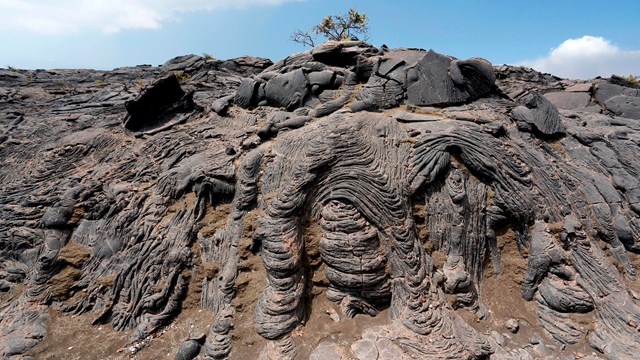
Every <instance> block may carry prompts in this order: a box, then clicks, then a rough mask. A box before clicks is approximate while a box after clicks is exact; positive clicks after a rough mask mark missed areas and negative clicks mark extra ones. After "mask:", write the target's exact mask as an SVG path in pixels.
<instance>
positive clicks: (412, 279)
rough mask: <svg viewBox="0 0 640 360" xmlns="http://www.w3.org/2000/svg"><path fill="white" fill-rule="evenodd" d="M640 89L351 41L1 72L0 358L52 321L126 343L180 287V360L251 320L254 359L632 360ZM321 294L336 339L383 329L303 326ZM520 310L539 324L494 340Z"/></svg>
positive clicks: (232, 344) (230, 353)
mask: <svg viewBox="0 0 640 360" xmlns="http://www.w3.org/2000/svg"><path fill="white" fill-rule="evenodd" d="M639 99H640V88H639V87H638V86H637V85H636V84H632V83H629V82H626V81H625V80H624V79H621V78H617V77H612V78H610V79H594V80H590V81H574V80H565V79H560V78H557V77H554V76H551V75H548V74H541V73H538V72H535V71H533V70H531V69H526V68H519V67H511V66H498V67H493V66H492V65H491V64H490V63H489V62H487V61H486V60H484V59H480V58H471V59H466V60H459V59H455V58H453V57H450V56H445V55H442V54H438V53H436V52H434V51H432V50H430V51H425V50H421V49H388V48H386V47H384V46H383V47H381V48H376V47H373V46H370V45H367V44H365V43H362V42H358V41H350V42H327V43H324V44H322V45H320V46H318V47H316V48H314V49H312V50H310V51H308V52H305V53H301V54H294V55H292V56H290V57H287V58H285V59H282V60H280V61H277V62H275V63H272V62H271V61H269V60H266V59H259V58H252V57H243V58H238V59H231V60H227V61H220V60H216V59H204V58H202V57H199V56H194V55H192V56H183V57H178V58H175V59H173V60H171V61H169V62H167V63H165V64H164V65H162V66H159V67H152V66H138V67H134V68H120V69H115V70H113V71H108V72H104V71H92V70H51V71H41V70H37V71H25V70H11V69H5V70H0V117H1V119H2V120H1V121H0V126H1V128H0V131H1V133H0V159H2V168H0V181H1V183H2V187H1V188H0V214H1V217H0V250H1V252H0V291H2V292H1V293H0V301H1V303H0V354H2V356H3V357H7V358H10V357H16V358H20V357H29V356H31V355H30V352H29V351H33V350H30V349H32V348H33V349H37V348H38V345H37V344H38V343H39V342H40V341H41V340H42V339H43V338H45V336H47V324H48V322H49V321H50V314H51V311H52V309H55V311H59V312H61V313H64V314H68V315H70V316H80V315H82V314H85V315H86V314H89V315H90V316H91V318H92V319H93V320H92V323H93V324H94V325H95V326H99V325H101V324H110V326H112V327H113V328H114V329H116V330H122V331H126V332H127V334H129V336H130V337H129V342H128V344H134V345H135V344H141V341H143V340H145V339H149V338H150V337H152V336H154V334H158V333H159V332H161V331H162V329H163V328H164V327H166V326H167V325H169V324H171V323H172V321H175V319H176V318H178V317H179V316H180V315H181V314H183V313H185V312H184V311H183V310H184V309H185V308H186V299H189V298H190V296H197V298H198V307H199V308H201V309H204V310H206V311H207V314H209V315H208V316H209V318H208V319H207V322H208V323H209V326H208V327H207V328H202V329H197V330H198V331H196V332H193V333H192V334H190V335H189V336H187V337H186V338H185V339H184V341H183V342H182V343H181V344H180V345H179V346H176V347H175V348H174V349H173V350H172V352H173V353H174V354H175V358H176V359H192V358H194V357H196V356H201V357H204V358H207V359H218V358H239V357H246V355H247V353H246V352H242V351H243V350H242V347H243V345H240V346H238V344H243V342H242V341H243V339H242V336H240V335H239V334H240V332H239V329H240V328H241V327H243V326H249V327H250V328H251V329H252V331H253V330H255V332H256V333H257V334H259V337H257V340H255V341H256V343H255V344H256V345H257V346H258V348H259V349H260V350H258V351H255V353H254V354H253V355H254V357H255V358H262V359H267V358H273V359H280V358H300V357H309V358H313V359H329V358H331V359H334V358H344V359H348V358H359V359H397V358H442V359H459V358H466V359H479V358H486V357H490V358H492V359H493V358H495V359H521V358H540V357H555V358H561V357H565V358H577V357H586V356H587V355H584V354H582V353H580V352H578V351H577V350H576V349H579V348H580V346H583V348H580V349H584V348H586V347H591V348H592V349H594V352H593V354H592V355H588V356H589V357H591V358H608V359H626V358H629V359H631V358H634V355H635V354H636V353H637V351H638V350H639V349H638V347H639V345H638V344H640V335H639V334H640V333H639V329H640V327H639V326H640V325H639V324H640V308H639V306H638V301H640V300H639V298H640V296H639V295H638V293H637V291H639V289H638V285H639V284H638V282H637V274H636V267H637V266H638V261H637V255H636V253H637V252H638V250H639V245H638V242H639V241H640V186H639V182H638V178H639V177H638V175H639V173H640V164H639V162H638V159H639V156H638V155H640V148H639V147H638V144H639V141H640V137H639V134H640V133H639V132H638V131H639V130H640V123H639V121H640V100H639ZM510 247H511V249H515V251H512V252H511V253H510V252H509V248H510ZM515 258H517V259H515ZM518 259H519V260H518ZM517 261H521V262H522V264H523V266H522V268H517V269H516V268H513V267H511V266H509V264H513V263H514V262H517ZM247 277H248V278H247ZM247 279H249V280H247ZM496 279H498V282H496ZM506 279H508V280H510V281H511V282H512V283H513V284H515V285H516V286H517V287H518V288H519V293H511V294H509V296H508V297H509V299H501V300H498V301H495V300H496V299H494V298H493V297H492V296H493V295H492V294H493V293H492V292H491V291H492V290H491V287H490V285H494V286H496V287H497V288H499V286H504V285H500V284H499V282H500V280H506ZM487 284H489V285H487ZM488 286H489V287H488ZM247 289H253V291H254V292H256V296H254V297H251V296H248V295H247V293H248V292H247V291H248V290H247ZM194 294H195V295H194ZM494 295H495V294H494ZM320 298H326V299H328V301H329V302H331V303H333V304H335V309H334V308H333V307H327V309H329V310H327V314H329V315H330V318H331V322H335V323H336V324H335V325H331V323H330V326H329V328H330V327H331V326H335V327H338V326H339V325H338V324H339V323H344V324H347V325H348V324H349V322H354V321H357V319H359V318H361V317H367V316H371V317H374V319H378V321H377V322H376V323H375V324H369V325H367V326H366V327H365V328H363V329H358V331H359V332H358V333H355V334H352V335H353V336H352V337H351V338H350V339H349V340H348V341H347V340H344V341H343V340H340V341H337V340H335V339H333V337H327V338H322V339H321V338H318V337H317V334H314V333H313V331H311V330H310V331H309V332H308V333H305V328H308V329H313V328H314V326H315V325H314V324H316V322H315V321H317V319H318V317H319V316H320V315H319V314H320V313H321V311H320V309H321V308H322V307H326V306H328V305H326V304H323V305H321V306H320V305H319V304H320V300H319V299H320ZM516 299H520V300H522V304H524V305H523V306H524V307H530V310H531V314H533V315H532V316H533V317H534V318H528V321H524V320H519V319H518V314H519V311H520V310H519V309H516V308H512V309H507V311H510V312H512V314H511V315H510V316H509V317H510V318H509V319H508V320H509V321H508V324H507V326H506V327H505V326H503V324H502V323H499V322H498V321H497V319H498V314H500V312H501V311H502V310H501V305H500V303H501V301H504V302H506V303H509V301H514V302H513V303H516V302H517V301H520V300H517V301H516ZM242 301H246V302H242ZM331 309H334V310H331ZM247 311H249V313H248V314H249V315H250V316H243V315H245V312H247ZM324 316H326V315H324ZM523 316H524V315H523ZM354 317H355V318H354ZM336 319H337V320H336ZM523 319H524V318H523ZM519 323H522V324H526V326H527V327H529V328H530V329H531V331H532V334H533V335H532V337H531V338H530V339H527V341H522V339H518V338H517V337H514V336H515V335H513V334H515V333H518V331H519V330H518V329H519V327H520V326H519V325H518V324H519ZM483 324H485V325H483ZM520 332H521V333H524V330H520ZM152 341H153V340H152ZM125 345H126V344H122V346H123V348H125V349H126V348H128V347H127V346H125ZM150 346H153V345H150ZM132 348H133V350H132V351H131V354H129V355H132V354H133V353H136V352H137V351H139V350H140V348H139V347H136V346H133V347H132ZM581 351H582V350H581ZM140 354H142V352H140ZM198 354H200V355H198ZM114 356H115V355H114ZM123 356H124V355H123ZM172 356H174V355H172Z"/></svg>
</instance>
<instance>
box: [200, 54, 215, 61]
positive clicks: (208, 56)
mask: <svg viewBox="0 0 640 360" xmlns="http://www.w3.org/2000/svg"><path fill="white" fill-rule="evenodd" d="M202 57H203V58H204V59H205V60H213V56H211V54H209V53H202Z"/></svg>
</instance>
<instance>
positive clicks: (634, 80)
mask: <svg viewBox="0 0 640 360" xmlns="http://www.w3.org/2000/svg"><path fill="white" fill-rule="evenodd" d="M627 80H629V82H630V83H632V84H637V83H638V82H640V80H638V78H637V77H636V76H635V75H633V74H629V76H627Z"/></svg>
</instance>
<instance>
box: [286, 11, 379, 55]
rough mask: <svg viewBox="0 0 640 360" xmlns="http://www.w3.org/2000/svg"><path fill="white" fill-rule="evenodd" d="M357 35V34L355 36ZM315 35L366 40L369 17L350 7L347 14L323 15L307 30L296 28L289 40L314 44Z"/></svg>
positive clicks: (329, 38)
mask: <svg viewBox="0 0 640 360" xmlns="http://www.w3.org/2000/svg"><path fill="white" fill-rule="evenodd" d="M357 35H359V36H357ZM317 36H322V37H324V38H325V39H327V40H336V41H343V40H365V41H366V40H368V39H369V18H367V15H366V14H365V13H361V12H358V11H357V10H356V9H354V8H351V9H349V11H348V12H347V14H338V15H329V16H325V17H324V18H323V19H322V21H321V22H320V23H319V24H317V25H314V26H312V27H311V28H310V29H309V30H307V31H302V30H296V31H294V32H293V34H291V40H292V41H294V42H297V43H299V44H302V45H305V46H311V47H313V46H316V38H317Z"/></svg>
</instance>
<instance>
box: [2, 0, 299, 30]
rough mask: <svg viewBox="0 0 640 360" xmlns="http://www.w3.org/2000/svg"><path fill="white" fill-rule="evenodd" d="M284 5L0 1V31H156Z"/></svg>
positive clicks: (256, 0)
mask: <svg viewBox="0 0 640 360" xmlns="http://www.w3.org/2000/svg"><path fill="white" fill-rule="evenodd" d="M287 1H294V0H0V14H3V15H2V19H0V30H20V31H28V32H34V33H40V34H65V33H73V32H79V31H82V30H86V29H99V30H101V31H103V32H106V33H112V32H118V31H120V30H123V29H157V28H159V27H160V26H161V25H162V22H163V21H166V20H168V19H171V18H175V17H176V16H178V15H179V14H180V13H185V12H190V11H198V10H215V9H221V8H245V7H248V6H255V5H279V4H282V3H284V2H287Z"/></svg>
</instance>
